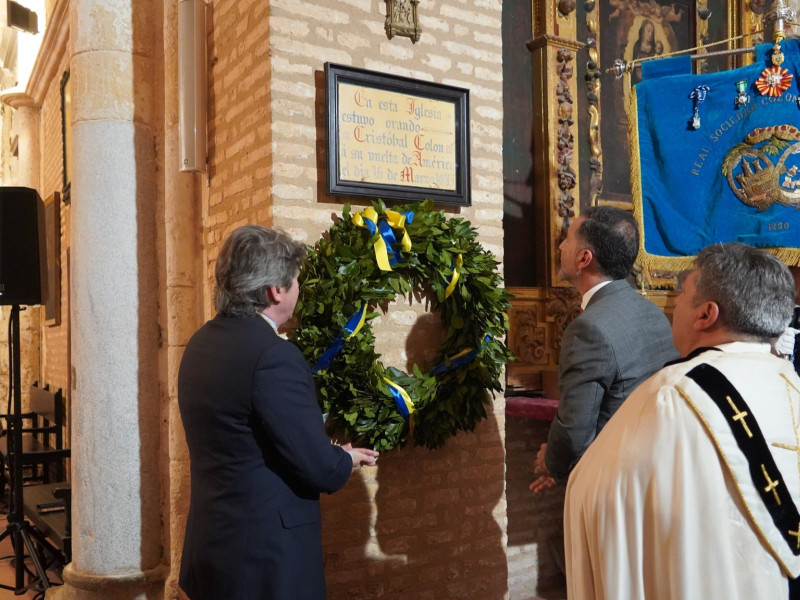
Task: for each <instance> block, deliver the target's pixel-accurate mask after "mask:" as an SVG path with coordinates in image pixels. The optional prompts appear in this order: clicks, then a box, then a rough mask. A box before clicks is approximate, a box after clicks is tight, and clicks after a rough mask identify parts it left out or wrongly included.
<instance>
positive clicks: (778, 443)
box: [772, 442, 800, 452]
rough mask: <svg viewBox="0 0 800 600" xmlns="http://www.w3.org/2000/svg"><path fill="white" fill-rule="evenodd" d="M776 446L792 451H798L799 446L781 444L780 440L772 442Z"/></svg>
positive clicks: (799, 449)
mask: <svg viewBox="0 0 800 600" xmlns="http://www.w3.org/2000/svg"><path fill="white" fill-rule="evenodd" d="M772 445H773V446H775V447H776V448H783V449H784V450H791V451H792V452H800V446H790V445H789V444H781V443H780V442H772Z"/></svg>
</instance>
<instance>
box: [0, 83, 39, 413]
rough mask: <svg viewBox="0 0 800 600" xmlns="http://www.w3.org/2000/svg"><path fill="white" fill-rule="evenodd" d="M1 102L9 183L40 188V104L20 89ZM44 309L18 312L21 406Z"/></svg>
mask: <svg viewBox="0 0 800 600" xmlns="http://www.w3.org/2000/svg"><path fill="white" fill-rule="evenodd" d="M3 102H5V103H6V104H8V105H9V106H10V107H11V108H13V109H14V112H13V114H12V117H11V123H12V135H16V136H17V150H18V159H17V161H16V172H15V173H12V180H11V182H10V185H14V186H21V187H27V188H32V189H35V190H39V191H41V190H40V189H39V177H40V173H41V169H40V166H41V160H42V156H41V153H40V145H39V111H40V107H39V106H37V105H36V102H35V101H34V99H33V98H31V97H30V96H28V95H27V94H25V93H22V92H17V93H8V94H4V95H3ZM43 310H44V308H39V307H38V306H27V307H22V310H21V311H20V313H19V327H20V336H19V337H20V340H19V348H20V383H21V386H22V399H23V405H24V406H27V402H28V400H27V398H28V387H30V386H31V385H32V384H33V382H34V381H36V380H38V379H39V378H40V377H41V369H40V365H41V348H42V344H41V337H40V321H41V317H40V312H41V311H43ZM4 316H5V318H4V319H3V320H2V321H3V328H4V329H3V331H5V330H6V329H7V323H8V313H5V315H4ZM5 355H7V349H6V350H5ZM6 366H8V364H7V363H6ZM42 383H44V382H42Z"/></svg>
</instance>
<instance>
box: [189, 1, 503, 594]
mask: <svg viewBox="0 0 800 600" xmlns="http://www.w3.org/2000/svg"><path fill="white" fill-rule="evenodd" d="M212 7H213V8H212V13H213V16H212V24H211V28H210V34H209V40H210V56H211V61H212V62H211V65H210V75H211V76H210V81H209V85H210V88H211V97H210V115H209V153H210V155H209V156H210V171H209V175H210V178H209V182H210V186H209V187H208V189H207V190H206V192H205V194H204V203H205V205H204V213H203V231H202V243H203V250H204V258H203V261H204V264H205V265H206V275H205V281H206V295H205V297H206V304H205V312H206V314H210V313H211V307H210V302H209V300H208V298H209V295H210V294H209V290H210V287H211V277H212V271H211V266H212V265H213V261H214V260H215V258H216V255H217V252H218V248H219V244H220V241H221V240H222V239H223V238H224V237H225V235H227V233H229V232H230V231H231V230H232V229H234V228H235V227H237V226H238V225H241V224H243V223H246V222H257V223H261V224H265V225H273V224H274V225H275V226H279V227H282V228H283V229H285V230H287V231H288V232H290V234H291V235H293V236H294V237H295V238H296V239H299V240H302V241H305V242H307V243H313V242H314V241H316V240H317V239H318V238H319V236H320V235H321V234H322V232H324V231H325V230H326V229H327V228H328V227H329V226H330V224H331V217H332V215H334V214H338V213H340V212H341V207H342V205H343V204H344V202H345V201H347V200H348V199H343V198H339V197H336V198H331V197H327V196H326V195H325V193H324V189H325V178H326V172H325V169H324V154H323V150H324V145H325V118H324V115H325V112H324V108H325V107H324V97H325V90H324V86H323V79H322V73H323V69H324V63H325V61H330V62H335V63H341V64H346V65H353V66H357V67H361V68H366V69H371V70H375V71H382V72H387V73H393V74H397V75H404V76H410V77H414V78H418V79H422V80H425V81H431V82H436V83H445V84H450V85H455V86H458V87H464V88H468V89H469V90H470V102H471V122H470V127H471V131H472V139H471V165H470V167H471V175H472V179H471V185H472V206H471V207H469V208H462V209H449V210H448V212H451V213H457V214H460V215H461V216H463V217H465V218H467V219H469V220H470V221H471V222H472V223H473V225H475V226H476V227H477V228H478V229H479V231H480V241H481V243H482V244H483V245H484V247H485V248H487V249H488V250H490V251H492V252H494V253H495V254H496V255H497V256H498V258H499V259H502V252H503V232H502V208H503V195H502V190H503V182H502V170H503V169H502V82H501V37H500V33H501V27H500V8H501V5H500V2H498V1H496V0H478V1H475V2H466V1H464V0H451V1H449V2H439V1H434V0H426V2H424V3H420V4H419V21H420V25H421V27H422V37H421V39H420V41H419V42H417V43H416V44H412V42H411V40H410V39H408V38H405V37H395V38H394V39H392V40H389V39H387V37H386V34H385V32H384V19H385V16H386V12H385V11H386V3H385V2H384V1H383V0H340V1H339V2H335V3H334V2H322V1H317V2H308V1H302V0H301V1H298V0H272V1H271V2H269V3H267V2H259V1H256V0H236V1H234V0H215V1H214V2H213V3H212ZM349 201H350V202H351V203H353V204H355V205H359V204H364V202H362V201H358V200H353V199H349ZM423 314H424V309H423V307H421V306H417V305H412V306H407V305H403V304H400V305H397V306H393V307H391V308H390V310H389V314H388V315H387V316H386V317H384V318H382V319H381V321H380V323H379V324H378V325H377V326H376V335H377V337H378V349H379V351H380V350H383V351H384V352H385V354H386V356H385V357H384V358H385V362H386V363H387V364H394V365H395V366H398V367H400V368H404V369H405V368H407V367H408V365H407V359H408V356H409V355H413V354H414V353H415V352H417V351H424V349H420V348H398V346H401V347H402V346H404V344H399V345H398V344H397V343H396V340H397V339H406V338H407V336H408V334H409V332H410V331H411V330H412V329H413V328H414V326H415V324H416V323H417V321H418V320H422V319H420V317H422V316H423ZM388 340H395V342H394V343H391V342H389V341H388ZM382 344H383V345H384V346H383V347H382V346H381V345H382ZM503 406H504V402H503V399H502V398H496V399H495V401H494V403H493V405H492V406H491V407H489V413H490V418H489V419H487V420H486V421H484V422H483V423H481V425H480V426H479V427H478V429H477V431H476V432H475V433H473V434H461V435H459V436H457V437H456V438H454V439H453V440H451V441H450V442H449V443H448V445H447V446H446V447H445V448H444V449H441V450H438V451H433V452H431V451H428V450H424V449H420V448H407V449H404V450H403V451H400V452H393V453H388V454H386V455H384V456H382V457H381V459H380V461H379V466H378V467H377V468H374V469H362V470H361V471H360V472H358V473H356V474H355V475H354V477H352V478H351V481H350V482H349V483H348V485H347V486H346V488H345V489H344V490H342V491H340V492H338V493H337V494H334V495H333V496H330V497H326V498H325V499H324V501H323V528H324V553H325V562H326V572H327V579H328V584H329V598H332V599H336V598H341V599H345V598H347V599H353V598H377V597H384V598H400V597H405V598H415V599H425V598H431V599H432V598H436V599H440V598H475V599H476V600H477V599H480V600H491V599H495V598H498V599H499V598H504V597H506V596H507V593H508V584H507V580H508V569H507V561H506V500H505V491H504V490H505V478H504V473H505V463H504V457H505V450H504V430H505V417H504V415H503Z"/></svg>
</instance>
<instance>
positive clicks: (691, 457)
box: [564, 243, 800, 600]
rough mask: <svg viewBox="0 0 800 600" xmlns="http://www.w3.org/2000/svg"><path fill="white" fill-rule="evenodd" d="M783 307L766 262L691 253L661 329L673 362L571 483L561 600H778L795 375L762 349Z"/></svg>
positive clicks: (789, 518) (793, 487)
mask: <svg viewBox="0 0 800 600" xmlns="http://www.w3.org/2000/svg"><path fill="white" fill-rule="evenodd" d="M793 307H794V284H793V281H792V277H791V275H790V274H789V270H788V269H787V267H786V266H785V265H784V264H783V263H782V262H781V261H779V260H778V259H777V258H775V257H774V256H772V255H770V254H768V253H766V252H764V251H762V250H757V249H755V248H751V247H749V246H745V245H742V244H735V243H734V244H722V245H714V246H710V247H708V248H706V249H705V250H703V251H702V252H700V254H699V255H698V256H697V260H696V266H695V269H694V270H693V271H692V272H691V273H689V275H688V276H687V277H686V278H685V279H684V281H683V282H682V291H681V293H680V295H679V296H678V298H677V301H676V305H675V312H674V315H673V321H672V330H673V337H674V340H675V346H676V347H677V348H678V351H679V352H680V353H681V355H682V356H684V359H682V360H681V361H679V362H676V363H675V364H672V365H670V366H667V367H665V368H664V369H662V370H661V371H659V372H658V373H656V374H655V375H654V376H653V377H651V378H650V379H648V380H647V381H646V382H644V383H643V384H642V385H641V386H639V387H638V388H637V389H636V391H635V392H634V393H633V394H631V396H630V397H629V398H628V399H627V400H626V401H625V403H624V404H623V405H622V407H621V408H620V409H619V410H618V411H617V413H616V414H615V415H614V418H613V419H612V420H611V421H609V423H608V425H607V426H606V427H605V428H604V429H603V431H602V432H601V433H600V435H599V436H598V437H597V439H596V440H595V441H594V443H593V444H592V445H591V446H590V447H589V449H588V450H587V452H586V454H584V456H583V458H582V459H581V461H580V462H579V463H578V465H577V466H576V468H575V469H574V471H573V472H572V474H571V476H570V479H569V484H568V486H567V500H566V508H565V516H564V522H565V533H566V553H567V556H566V559H567V591H568V595H569V597H570V598H576V599H580V600H591V599H601V598H605V599H611V598H626V599H629V600H638V599H644V598H673V599H686V600H689V599H693V598H725V599H726V600H752V599H754V598H764V599H766V598H770V599H775V600H778V599H780V598H787V597H789V585H788V583H789V582H788V580H789V578H790V577H796V576H797V575H799V574H800V516H799V515H798V512H797V506H798V504H800V480H799V477H798V473H799V472H800V379H798V377H797V374H796V373H795V372H794V369H793V368H792V365H791V363H789V362H788V361H786V360H782V359H780V358H778V357H776V356H773V355H772V354H770V342H772V341H773V340H774V338H776V337H777V336H779V335H780V334H781V332H782V331H783V330H784V328H785V326H786V323H787V322H788V321H789V317H790V316H791V314H792V308H793Z"/></svg>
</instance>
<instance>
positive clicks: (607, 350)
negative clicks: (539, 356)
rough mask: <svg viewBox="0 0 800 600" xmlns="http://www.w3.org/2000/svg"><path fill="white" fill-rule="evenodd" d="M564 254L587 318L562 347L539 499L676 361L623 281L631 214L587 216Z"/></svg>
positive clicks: (607, 211) (664, 329) (648, 311)
mask: <svg viewBox="0 0 800 600" xmlns="http://www.w3.org/2000/svg"><path fill="white" fill-rule="evenodd" d="M559 248H560V250H561V270H560V275H561V277H562V278H563V279H565V280H566V281H569V282H570V283H571V284H572V285H573V286H574V287H575V289H577V290H578V291H579V292H580V293H581V294H582V296H583V300H582V302H581V309H582V312H581V314H580V315H578V317H577V318H576V319H575V320H574V321H573V322H572V323H570V325H569V326H568V327H567V329H566V330H565V331H564V336H563V337H562V339H561V355H560V358H559V365H558V379H559V389H560V391H561V399H560V401H559V405H558V414H557V415H556V418H555V420H554V421H553V423H552V425H551V426H550V432H549V435H548V437H547V443H546V444H542V447H541V449H540V450H539V453H538V455H537V458H536V464H535V469H534V470H535V474H537V475H538V476H539V477H538V478H537V479H536V480H535V481H534V482H533V483H531V485H530V489H532V490H533V491H534V492H540V491H542V490H545V489H548V488H551V487H555V486H556V485H557V483H561V482H564V481H565V480H566V479H567V477H568V475H569V473H570V471H571V469H572V467H574V466H575V464H576V463H577V462H578V460H579V459H580V457H581V456H582V455H583V453H584V451H585V450H586V448H588V447H589V444H591V443H592V440H594V439H595V437H596V436H597V434H598V433H599V432H600V430H601V429H602V428H603V426H604V425H605V424H606V423H607V422H608V420H609V419H610V418H611V416H612V415H613V414H614V412H615V411H616V410H617V409H618V408H619V407H620V406H621V405H622V402H623V401H624V400H625V398H627V397H628V395H629V394H630V393H631V392H632V391H633V390H634V389H635V388H636V386H638V385H639V384H640V383H642V382H643V381H644V380H645V379H647V378H648V377H650V375H652V374H653V373H655V372H656V371H657V370H658V369H660V368H661V367H663V366H664V363H666V362H668V361H671V360H673V359H676V358H678V352H677V350H676V349H675V347H674V346H673V344H672V331H671V328H670V324H669V321H668V320H667V318H666V317H665V316H664V313H662V312H661V310H660V309H659V308H658V307H656V305H655V304H653V303H652V302H650V301H649V300H647V299H646V298H643V297H642V296H641V295H640V294H639V293H638V292H637V291H636V290H635V289H634V288H633V287H631V286H630V284H629V283H628V282H627V281H626V279H625V278H626V277H627V276H628V275H629V274H630V272H631V269H632V268H633V263H634V261H635V260H636V254H637V252H638V249H639V229H638V226H637V223H636V221H635V220H634V218H633V216H632V215H631V214H630V213H629V212H627V211H624V210H621V209H618V208H613V207H608V206H600V207H592V208H589V209H587V210H585V211H584V212H583V214H582V215H581V216H580V217H578V219H576V220H575V221H574V222H573V223H572V225H571V226H570V228H569V231H568V232H567V237H566V239H565V240H564V241H563V242H562V243H561V246H560V247H559Z"/></svg>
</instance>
